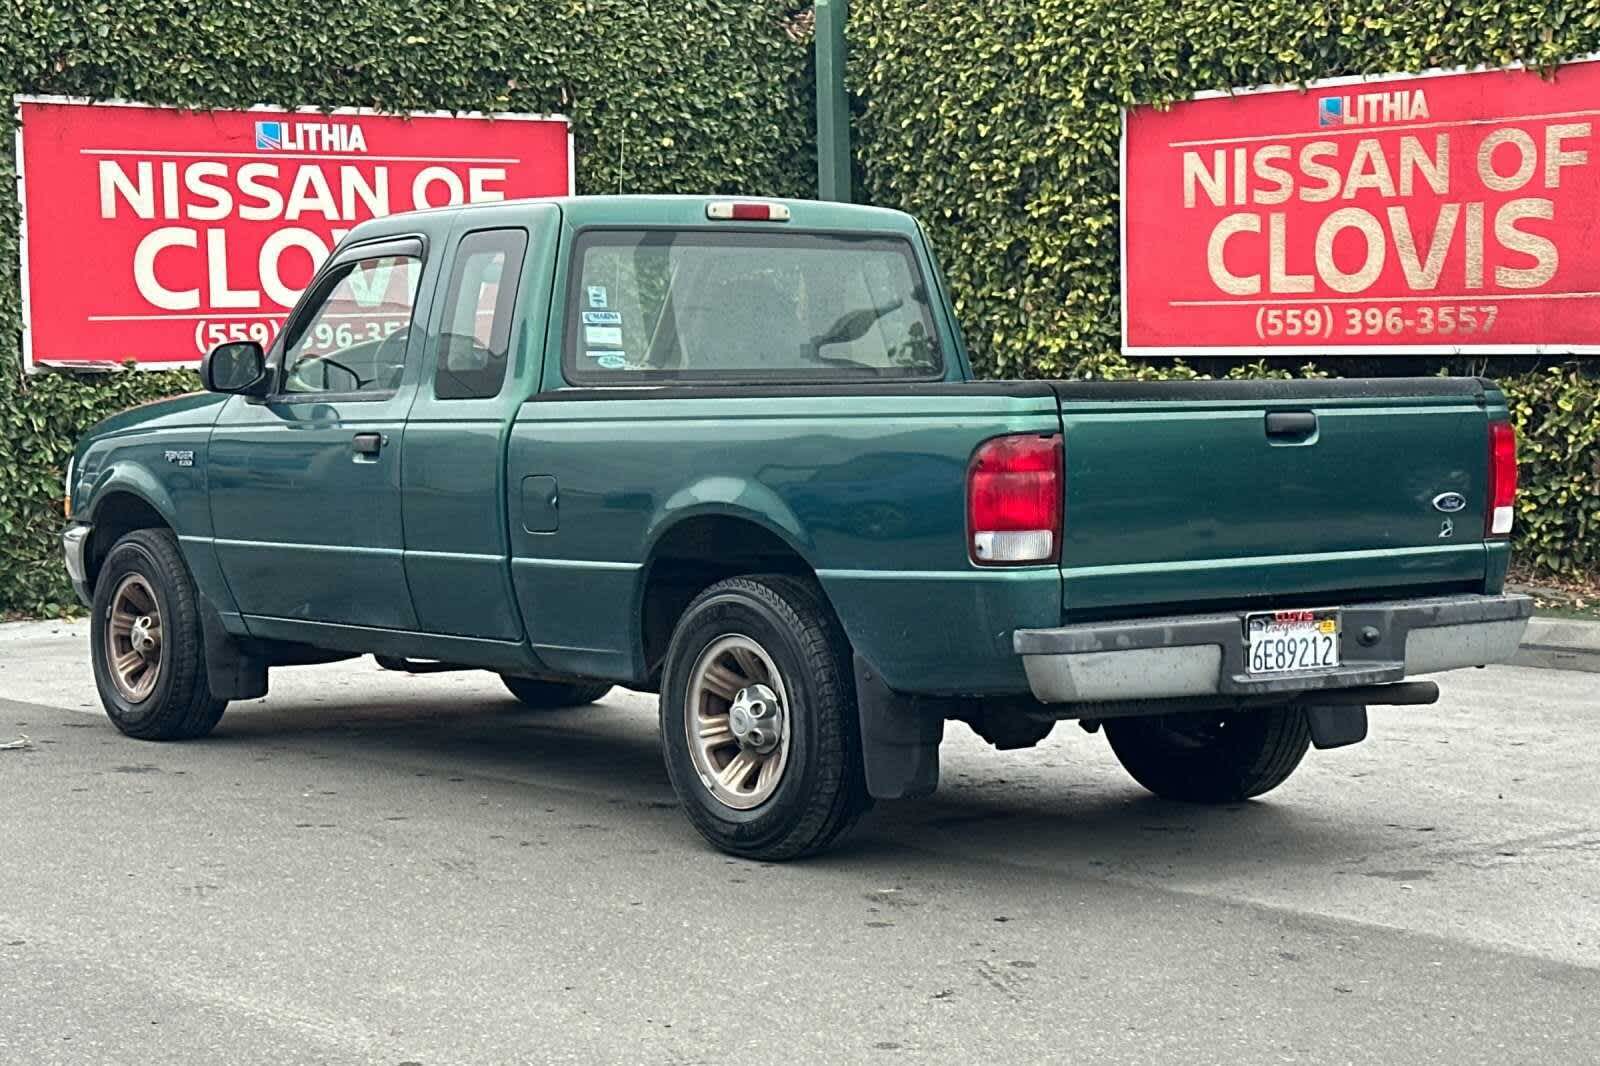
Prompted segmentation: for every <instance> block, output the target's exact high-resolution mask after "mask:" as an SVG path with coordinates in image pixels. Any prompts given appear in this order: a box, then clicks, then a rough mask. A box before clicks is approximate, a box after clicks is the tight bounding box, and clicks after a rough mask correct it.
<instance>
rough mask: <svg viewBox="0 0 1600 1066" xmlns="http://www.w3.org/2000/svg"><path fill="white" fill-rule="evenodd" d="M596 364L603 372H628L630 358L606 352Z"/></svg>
mask: <svg viewBox="0 0 1600 1066" xmlns="http://www.w3.org/2000/svg"><path fill="white" fill-rule="evenodd" d="M595 364H596V365H597V366H599V367H600V368H601V369H603V370H626V369H628V357H627V356H625V355H622V354H620V353H618V352H606V353H605V354H603V355H601V356H600V358H599V359H597V360H595Z"/></svg>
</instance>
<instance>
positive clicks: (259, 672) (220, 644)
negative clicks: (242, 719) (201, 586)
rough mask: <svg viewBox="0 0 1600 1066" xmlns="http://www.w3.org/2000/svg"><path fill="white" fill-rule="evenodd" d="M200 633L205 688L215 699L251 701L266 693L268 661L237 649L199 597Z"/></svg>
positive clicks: (219, 619) (203, 599)
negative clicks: (203, 653) (202, 645)
mask: <svg viewBox="0 0 1600 1066" xmlns="http://www.w3.org/2000/svg"><path fill="white" fill-rule="evenodd" d="M200 632H201V634H202V635H203V636H204V637H205V646H206V687H207V688H209V689H210V690H211V695H212V696H213V697H214V698H216V699H219V700H254V699H260V698H261V697H262V696H265V695H266V694H267V660H266V659H264V658H262V657H260V656H259V655H250V654H248V653H247V652H246V651H245V649H244V648H243V647H241V646H240V644H239V641H238V640H236V639H235V638H234V636H233V634H231V633H229V632H228V631H227V629H225V628H224V627H223V625H222V617H221V616H220V615H218V614H217V611H216V608H214V607H212V606H211V604H210V603H209V602H207V600H206V598H205V597H204V596H202V597H200Z"/></svg>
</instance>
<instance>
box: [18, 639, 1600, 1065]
mask: <svg viewBox="0 0 1600 1066" xmlns="http://www.w3.org/2000/svg"><path fill="white" fill-rule="evenodd" d="M1441 684H1442V687H1443V689H1444V698H1443V700H1442V701H1441V702H1440V703H1439V704H1438V705H1437V706H1434V707H1425V708H1394V709H1386V710H1377V711H1374V712H1373V720H1372V736H1371V738H1370V739H1369V740H1368V741H1367V742H1366V743H1364V744H1362V745H1359V746H1357V747H1355V748H1350V749H1344V750H1340V751H1332V752H1322V753H1318V752H1312V753H1311V754H1310V755H1309V756H1308V757H1307V762H1306V763H1305V764H1304V765H1303V766H1302V768H1301V769H1300V771H1299V772H1298V773H1297V774H1296V775H1295V776H1294V777H1293V778H1291V779H1290V781H1289V782H1288V783H1287V784H1286V785H1284V786H1283V787H1282V788H1280V789H1279V790H1278V791H1276V792H1274V793H1272V794H1271V795H1269V796H1267V797H1265V798H1263V799H1262V800H1258V801H1255V802H1251V803H1243V804H1236V805H1231V806H1227V807H1222V808H1214V809H1199V808H1192V807H1184V806H1179V805H1175V804H1169V803H1165V802H1162V801H1159V800H1156V799H1153V798H1151V797H1149V796H1147V795H1146V794H1145V793H1143V792H1142V791H1141V790H1140V789H1139V788H1138V787H1137V786H1136V785H1134V784H1133V782H1132V781H1131V780H1130V779H1129V778H1127V776H1126V775H1125V774H1124V773H1123V772H1122V770H1121V769H1120V767H1119V766H1118V765H1117V764H1116V762H1115V760H1114V759H1113V758H1112V757H1111V755H1110V753H1109V751H1108V750H1107V748H1106V746H1105V743H1104V740H1103V739H1102V738H1101V737H1099V736H1089V735H1087V734H1085V733H1084V732H1082V731H1081V730H1080V729H1078V728H1077V727H1076V726H1075V725H1071V724H1063V725H1061V726H1058V727H1057V729H1056V731H1055V733H1054V734H1053V735H1052V736H1051V737H1050V738H1049V739H1048V740H1047V741H1046V742H1045V743H1044V744H1042V745H1040V746H1039V747H1037V748H1034V749H1031V750H1028V751H1022V752H995V751H992V750H991V749H989V748H988V747H987V746H986V745H984V744H983V743H982V742H981V741H980V740H978V739H977V738H976V737H974V736H973V735H972V734H971V733H970V732H969V731H968V730H967V729H966V727H964V726H961V725H959V724H952V725H951V726H950V727H949V729H948V733H947V739H946V742H945V747H944V752H943V756H944V761H943V773H944V777H943V784H942V786H941V788H940V791H939V793H938V794H937V795H936V796H935V797H933V798H931V799H928V800H922V801H913V802H903V803H881V804H879V805H878V807H877V809H876V810H875V811H874V812H872V813H871V814H869V815H868V816H867V819H866V820H865V821H864V822H863V824H862V825H861V827H860V828H858V830H857V831H856V832H855V834H854V835H853V836H851V837H850V838H849V839H848V841H847V842H846V843H845V845H844V846H842V847H840V848H838V849H837V850H835V851H833V852H831V853H829V854H828V855H826V856H824V857H822V858H820V859H816V860H811V861H806V862H800V863H792V864H787V865H770V864H762V863H751V862H744V861H738V860H732V859H729V858H727V857H725V856H723V855H720V854H718V853H716V852H714V851H712V850H710V849H709V848H708V847H706V846H705V845H704V844H703V843H702V842H701V840H700V838H699V837H698V836H697V835H696V834H695V833H694V831H693V830H692V829H691V828H690V826H689V824H688V822H687V821H686V820H685V819H684V818H683V817H682V816H681V815H680V814H679V812H678V811H677V809H676V803H675V801H674V798H673V795H672V792H671V789H670V787H669V785H668V783H667V777H666V773H665V771H664V769H663V767H662V765H661V758H660V752H659V743H658V738H657V730H656V723H655V700H654V699H653V698H651V697H646V696H640V695H634V694H630V693H624V692H622V691H621V690H617V691H614V692H613V693H612V695H610V696H608V697H607V698H606V699H605V700H603V701H602V702H601V703H599V704H597V705H595V706H592V707H588V708H583V709H577V710H570V711H559V712H542V713H541V712H533V711H527V710H523V709H522V708H521V707H520V706H519V705H518V704H516V703H515V702H513V701H512V700H511V698H510V697H509V696H508V695H507V694H506V693H505V692H504V691H503V690H502V689H501V688H500V686H499V684H498V682H497V681H496V680H495V679H494V678H493V677H490V676H488V675H483V674H472V673H460V674H444V675H432V676H426V677H411V676H406V675H399V674H393V673H386V672H383V671H381V670H379V669H378V668H377V667H376V666H375V665H374V664H373V662H372V660H370V659H364V660H358V661H355V662H350V663H340V664H334V665H329V666H318V667H302V668H298V669H288V670H280V671H278V672H276V673H275V675H274V678H273V686H274V687H273V692H272V695H271V696H269V697H268V698H267V699H265V700H261V701H255V702H252V703H247V704H241V705H236V706H235V707H234V708H231V709H230V710H229V712H228V714H227V715H226V716H225V717H224V718H223V720H222V724H221V725H220V726H219V727H218V729H217V731H216V733H215V734H214V735H213V736H212V737H211V738H209V739H207V740H204V741H198V742H193V743H188V744H176V745H161V744H148V743H140V742H137V741H133V740H128V739H126V738H123V737H122V736H121V735H120V734H118V733H117V732H116V731H115V730H114V729H113V728H112V726H111V725H110V723H109V722H107V721H106V719H105V718H104V716H103V715H102V714H101V713H100V711H99V709H98V705H97V702H96V699H95V694H94V686H93V683H92V681H91V679H90V674H89V669H88V665H87V648H86V636H85V629H84V626H83V624H82V623H70V624H63V623H29V624H25V625H19V626H4V627H0V745H6V744H7V743H15V742H17V741H19V740H21V739H22V738H24V737H25V738H26V743H25V744H19V745H16V746H13V747H9V748H5V747H0V1063H4V1064H7V1066H9V1064H13V1063H14V1064H26V1066H43V1064H48V1063H58V1062H59V1063H94V1064H101V1063H106V1064H109V1063H129V1064H133V1063H138V1064H152V1063H177V1064H202V1063H203V1064H207V1066H211V1064H220V1063H230V1064H233V1063H241V1064H242V1063H269V1064H273V1066H278V1064H296V1063H338V1064H344V1063H353V1064H365V1063H373V1064H382V1066H402V1064H405V1063H418V1064H426V1066H436V1064H445V1063H489V1064H504V1063H520V1062H529V1063H546V1062H550V1063H561V1062H576V1063H586V1064H592V1063H611V1062H616V1063H725V1062H735V1061H737V1062H748V1063H767V1062H780V1061H781V1062H785V1063H812V1062H828V1063H833V1062H839V1063H856V1062H866V1063H877V1062H882V1063H897V1062H951V1063H978V1062H982V1063H1011V1062H1029V1063H1032V1062H1081V1063H1138V1064H1141V1066H1144V1064H1157V1063H1185V1064H1200V1063H1229V1064H1250V1063H1324V1062H1326V1063H1360V1064H1364V1066H1365V1064H1375V1063H1385V1064H1387V1063H1430V1064H1432V1063H1451V1064H1452V1066H1457V1064H1467V1063H1493V1064H1506V1063H1524V1062H1538V1063H1575V1064H1576V1063H1584V1064H1591V1063H1595V1062H1597V1061H1600V675H1595V674H1590V673H1582V672H1575V671H1559V670H1540V669H1526V668H1519V667H1500V668H1491V669H1487V670H1478V671H1466V672H1463V673H1456V674H1451V675H1446V676H1444V677H1443V678H1441Z"/></svg>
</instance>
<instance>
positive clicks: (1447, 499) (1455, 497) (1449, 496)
mask: <svg viewBox="0 0 1600 1066" xmlns="http://www.w3.org/2000/svg"><path fill="white" fill-rule="evenodd" d="M1466 505H1467V498H1466V497H1465V496H1463V495H1461V493H1459V492H1441V493H1439V495H1437V496H1435V497H1434V498H1433V509H1434V510H1435V511H1443V512H1444V513H1445V514H1454V513H1455V512H1457V511H1459V510H1461V509H1462V508H1463V507H1465V506H1466Z"/></svg>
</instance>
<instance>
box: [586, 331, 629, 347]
mask: <svg viewBox="0 0 1600 1066" xmlns="http://www.w3.org/2000/svg"><path fill="white" fill-rule="evenodd" d="M583 339H584V342H585V343H586V344H601V345H611V346H612V347H615V348H620V347H622V330H621V329H620V328H618V327H617V326H585V327H583Z"/></svg>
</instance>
